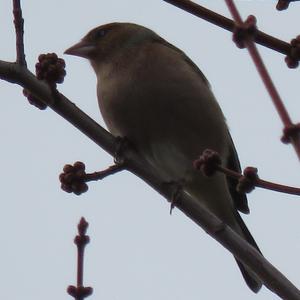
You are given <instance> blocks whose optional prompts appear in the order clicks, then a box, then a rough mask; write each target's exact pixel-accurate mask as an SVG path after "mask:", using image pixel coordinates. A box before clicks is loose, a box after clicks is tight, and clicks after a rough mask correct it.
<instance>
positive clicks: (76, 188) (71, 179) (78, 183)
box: [59, 161, 125, 195]
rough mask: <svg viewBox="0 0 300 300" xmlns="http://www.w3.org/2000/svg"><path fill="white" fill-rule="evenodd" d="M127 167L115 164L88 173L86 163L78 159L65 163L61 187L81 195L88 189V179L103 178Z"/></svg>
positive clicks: (68, 191)
mask: <svg viewBox="0 0 300 300" xmlns="http://www.w3.org/2000/svg"><path fill="white" fill-rule="evenodd" d="M124 169H125V166H124V164H115V165H112V166H110V167H108V168H107V169H105V170H103V171H99V172H94V173H90V174H87V173H86V172H85V164H84V163H83V162H80V161H77V162H76V163H74V165H73V166H72V165H65V166H64V168H63V173H61V174H60V175H59V180H60V182H61V188H62V190H64V191H65V192H67V193H74V194H76V195H81V194H82V193H85V192H86V191H87V190H88V185H87V184H86V182H88V181H97V180H101V179H103V178H105V177H107V176H109V175H113V174H115V173H118V172H120V171H123V170H124Z"/></svg>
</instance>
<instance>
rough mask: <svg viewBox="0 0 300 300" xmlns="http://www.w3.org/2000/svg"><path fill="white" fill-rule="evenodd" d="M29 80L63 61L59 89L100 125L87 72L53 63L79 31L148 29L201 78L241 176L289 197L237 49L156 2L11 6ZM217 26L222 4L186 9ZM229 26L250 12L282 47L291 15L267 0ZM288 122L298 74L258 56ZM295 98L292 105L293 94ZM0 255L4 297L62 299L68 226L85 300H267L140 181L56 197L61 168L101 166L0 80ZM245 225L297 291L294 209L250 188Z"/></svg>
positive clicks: (84, 66)
mask: <svg viewBox="0 0 300 300" xmlns="http://www.w3.org/2000/svg"><path fill="white" fill-rule="evenodd" d="M11 2H12V1H1V2H0V36H1V41H2V42H1V43H0V50H1V51H0V59H2V60H8V61H13V60H14V59H15V48H14V39H15V37H14V28H13V24H12V7H11V5H12V4H11ZM23 2H24V3H23V14H24V18H25V48H26V57H27V61H28V65H29V68H30V69H31V70H34V65H35V62H36V60H37V57H38V55H39V54H40V53H48V52H56V53H57V54H58V55H59V56H61V57H63V58H64V59H65V60H66V64H67V77H66V79H65V82H64V84H63V85H61V86H59V90H60V91H61V92H62V93H63V94H65V95H66V96H67V97H68V98H69V99H70V100H71V101H73V102H75V103H76V105H77V106H79V107H80V108H81V109H82V110H84V111H85V112H86V113H87V114H89V115H90V116H91V117H92V118H94V119H95V120H96V121H98V122H99V123H100V124H103V121H102V119H101V116H100V113H99V111H98V107H97V101H96V88H95V87H96V80H95V75H94V73H93V71H92V69H91V67H90V66H89V64H88V63H87V61H85V60H83V59H80V58H77V57H71V56H65V55H63V52H64V50H65V49H66V48H68V47H69V46H71V45H72V44H74V43H75V42H77V41H78V40H79V39H80V38H81V37H82V36H83V35H84V34H85V33H86V32H87V31H88V30H90V29H92V28H93V27H95V26H98V25H100V24H105V23H108V22H112V21H126V22H134V23H138V24H141V25H144V26H147V27H150V28H151V29H153V30H154V31H156V32H157V33H158V34H160V35H161V36H163V37H164V38H166V39H167V40H168V41H169V42H171V43H173V44H175V45H176V46H178V47H179V48H181V49H182V50H183V51H185V52H186V54H187V55H188V56H190V57H191V58H192V60H193V61H194V62H195V63H196V64H197V65H198V66H199V67H200V68H201V70H202V71H203V72H204V73H205V75H206V77H207V78H208V80H209V81H210V83H211V86H212V89H213V91H214V93H215V95H216V98H217V99H218V101H219V103H220V105H221V107H222V109H223V111H224V114H225V116H226V118H227V121H228V124H229V127H230V129H231V133H232V136H233V139H234V141H235V145H236V148H237V150H238V153H239V156H240V160H241V164H242V166H243V167H245V166H248V165H252V166H256V167H258V169H259V175H260V176H261V177H262V178H264V179H266V180H273V181H276V182H280V183H284V184H289V185H294V186H297V185H298V186H299V180H300V172H299V162H298V160H297V158H296V155H295V153H294V150H293V149H292V147H291V146H286V145H283V144H282V143H281V142H280V136H281V130H282V124H281V122H280V120H279V117H278V116H277V114H276V112H275V109H274V107H273V105H272V104H271V101H270V99H269V96H268V94H267V92H266V91H265V88H264V86H263V84H262V83H261V80H260V79H259V76H258V75H257V72H256V70H255V67H254V65H253V63H252V62H251V60H250V58H249V55H248V54H247V51H246V50H240V49H238V48H236V46H235V45H234V44H233V43H232V41H231V34H230V33H228V32H226V31H224V30H222V29H220V28H218V27H216V26H214V25H211V24H209V23H207V22H205V21H203V20H201V19H198V18H196V17H194V16H192V15H190V14H188V13H186V12H183V11H181V10H179V9H178V8H175V7H173V6H171V5H169V4H167V3H165V2H163V1H161V0H151V1H145V0H110V1H99V0H97V1H96V0H90V1H78V0H77V1H76V0H74V1H63V0H52V1H33V0H27V1H23ZM196 2H197V3H199V4H200V3H201V4H203V5H204V6H206V7H207V8H210V9H213V10H215V11H216V12H218V13H220V14H223V15H226V16H229V13H228V10H227V8H226V6H225V4H224V1H221V0H214V1H196ZM236 3H237V5H238V8H239V9H240V11H241V14H242V16H243V17H244V18H245V17H246V16H248V15H249V14H255V15H256V16H257V19H258V26H259V28H260V29H261V30H263V31H266V32H267V33H269V34H271V35H274V36H276V37H279V38H281V39H283V40H285V41H289V40H290V39H292V38H294V37H295V36H296V35H297V34H299V26H295V24H298V23H299V15H300V3H297V2H296V3H292V4H291V5H290V8H289V10H287V11H284V12H278V11H276V10H275V3H276V1H271V0H266V1H258V0H257V1H236ZM259 50H260V52H261V54H262V56H263V58H264V60H265V63H266V65H267V67H268V68H269V70H270V72H271V75H272V77H273V79H274V81H275V83H276V86H277V87H278V90H279V92H280V94H281V95H282V97H283V99H284V102H285V104H286V106H287V108H288V111H289V112H290V114H291V116H292V118H293V120H294V121H298V122H299V120H300V110H299V99H298V97H299V96H298V95H299V69H296V70H290V69H288V68H287V67H286V66H285V63H284V56H283V55H281V54H278V53H275V52H273V51H271V50H269V49H264V48H262V47H259ZM296 95H297V96H296ZM0 99H1V103H2V106H1V107H2V109H1V118H0V134H1V158H0V163H1V169H2V171H1V175H0V180H1V187H2V191H1V207H2V209H1V210H0V228H1V248H0V249H1V250H0V266H1V268H0V282H1V286H0V288H1V297H2V298H3V299H14V300H15V299H16V300H17V299H23V300H29V299H30V300H32V299H45V300H47V299H70V296H68V295H67V294H66V292H65V290H66V287H67V286H68V285H69V284H74V283H75V278H76V277H75V276H76V273H75V269H76V264H75V261H76V251H75V246H74V245H73V242H72V241H73V237H74V235H75V233H76V225H77V223H78V221H79V219H80V217H81V216H84V217H85V218H86V219H87V221H88V222H89V223H90V228H89V231H88V233H89V235H90V237H91V243H90V245H89V246H88V247H87V251H86V270H85V284H86V285H88V286H93V288H94V294H93V296H91V297H90V299H98V300H100V299H105V300H108V299H110V300H121V299H122V300H127V299H128V300H129V299H130V300H133V299H139V300H140V299H143V300H153V299H156V300H158V299H164V300H166V299H172V300H187V299H188V300H196V299H197V300H199V299H221V298H222V299H234V300H235V299H243V300H248V299H264V300H271V299H276V296H275V295H274V294H272V293H271V292H269V291H268V290H267V289H266V288H262V290H261V292H260V293H259V294H258V295H255V294H253V293H252V292H251V291H250V290H249V289H248V288H247V286H246V284H245V283H244V281H243V279H242V276H241V274H240V272H239V269H238V267H237V265H236V264H235V261H234V259H233V258H232V255H231V254H230V253H228V252H227V250H225V249H224V248H223V247H222V246H221V245H219V244H218V243H217V242H215V241H214V240H213V239H212V238H210V237H209V236H208V235H207V234H206V233H205V232H204V231H203V230H202V229H201V228H199V227H198V226H196V225H195V224H194V223H193V222H192V221H191V220H190V219H188V218H187V217H186V216H185V215H183V214H182V213H181V212H179V211H178V210H176V209H175V210H174V212H173V215H172V216H170V215H169V204H168V203H167V201H166V200H165V199H164V198H162V197H161V196H160V195H158V194H157V193H156V192H155V191H153V190H152V189H151V188H150V187H148V186H147V185H146V184H145V183H144V182H142V181H141V180H140V179H139V178H136V177H135V176H133V175H132V174H130V173H128V172H123V173H120V174H117V175H115V176H112V177H109V178H107V179H105V180H104V181H103V182H98V183H91V184H89V191H88V192H87V193H85V194H84V195H82V196H80V197H78V196H74V195H72V194H66V193H64V192H63V191H61V190H60V186H59V182H58V175H59V173H60V172H61V170H62V168H63V166H64V164H66V163H73V162H75V161H77V160H81V161H84V162H85V163H86V166H87V171H90V172H93V171H96V170H101V169H104V168H106V167H107V166H108V165H110V164H111V163H112V159H111V157H109V156H108V155H107V154H106V153H105V152H104V151H103V150H102V149H100V148H99V147H98V146H97V145H95V144H94V143H93V142H92V141H90V140H89V139H88V138H87V137H85V136H84V135H83V134H82V133H80V132H79V131H78V130H77V129H75V128H74V127H73V126H71V125H70V124H68V123H67V121H65V120H64V119H62V118H61V117H59V116H58V115H56V114H55V113H54V112H53V111H51V109H47V110H46V111H39V110H38V109H36V108H35V107H33V106H31V105H29V104H28V103H27V100H26V99H25V98H24V97H23V96H22V89H21V88H20V87H18V86H16V85H12V84H9V83H6V82H3V81H0ZM249 205H250V209H251V214H250V215H249V216H246V217H245V218H244V220H245V222H246V224H247V226H248V228H249V229H250V231H251V232H252V234H253V236H254V237H255V239H256V241H257V243H258V245H259V246H260V248H261V250H262V252H263V254H264V255H265V257H266V258H267V259H268V260H270V262H272V263H273V264H274V265H275V266H276V267H277V268H279V270H281V271H282V272H283V273H284V274H285V275H286V276H287V277H288V278H289V279H290V280H291V281H292V282H293V283H294V284H295V285H298V286H300V271H299V269H300V267H299V266H300V262H299V253H300V226H299V215H300V201H299V198H297V197H296V196H290V195H284V194H279V193H274V192H271V191H265V190H261V189H257V190H255V191H254V192H253V193H251V194H250V195H249Z"/></svg>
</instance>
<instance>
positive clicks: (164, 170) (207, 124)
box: [64, 22, 262, 293]
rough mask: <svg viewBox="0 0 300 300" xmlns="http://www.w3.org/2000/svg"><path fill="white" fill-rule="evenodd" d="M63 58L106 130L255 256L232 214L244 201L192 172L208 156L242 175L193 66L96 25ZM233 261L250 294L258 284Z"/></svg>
mask: <svg viewBox="0 0 300 300" xmlns="http://www.w3.org/2000/svg"><path fill="white" fill-rule="evenodd" d="M64 53H65V54H69V55H75V56H79V57H82V58H86V59H88V60H89V61H90V64H91V66H92V68H93V69H94V71H95V73H96V76H97V97H98V104H99V108H100V111H101V114H102V117H103V119H104V122H105V124H106V126H107V128H108V130H109V131H110V132H111V133H112V134H113V135H114V136H116V137H121V138H126V139H128V140H129V141H130V142H131V143H132V145H134V147H135V148H136V150H137V151H138V152H139V154H140V155H141V156H142V157H143V158H144V159H145V160H146V161H147V162H148V163H149V166H150V167H151V168H152V170H154V172H158V174H160V175H161V176H162V178H164V180H165V182H182V188H183V189H184V190H185V191H186V192H187V193H188V194H189V195H191V196H192V197H193V198H194V199H196V200H197V201H200V203H201V204H202V205H204V206H205V207H206V208H207V209H208V210H209V211H210V212H211V213H213V214H214V215H216V216H217V217H218V218H219V219H220V220H221V221H222V222H224V223H225V224H227V225H228V226H230V227H231V229H233V230H234V231H235V232H236V233H237V234H239V236H241V237H242V238H243V239H245V240H246V241H248V243H250V244H251V245H252V246H253V247H254V248H256V250H258V251H259V252H260V250H259V248H258V246H257V244H256V242H255V240H254V238H253V237H252V235H251V233H250V232H249V230H248V229H247V227H246V225H245V223H244V222H243V220H242V218H241V216H240V215H239V212H238V211H240V212H242V213H246V214H247V213H249V207H248V202H247V198H246V196H245V195H244V194H240V193H238V192H237V191H236V184H237V183H236V181H234V180H233V179H230V178H228V177H226V176H225V175H224V174H222V173H220V172H217V173H216V174H215V175H214V176H211V177H207V176H205V175H203V174H201V172H199V171H197V170H195V168H194V167H193V161H194V160H195V159H196V158H197V157H198V156H199V154H201V153H202V152H203V151H204V150H205V149H213V150H214V151H216V152H218V153H219V155H220V157H221V159H222V162H223V163H224V165H225V166H226V167H228V168H230V169H232V170H235V171H238V172H241V166H240V162H239V159H238V156H237V152H236V150H235V146H234V144H233V141H232V138H231V135H230V133H229V129H228V126H227V122H226V119H225V117H224V114H223V112H222V110H221V108H220V106H219V104H218V102H217V100H216V99H215V97H214V95H213V92H212V89H211V86H210V84H209V82H208V80H207V79H206V77H205V75H204V74H203V73H202V72H201V71H200V69H199V68H198V67H197V65H196V64H195V63H194V62H193V61H192V60H191V59H190V58H189V57H188V56H187V55H186V54H185V53H184V52H183V51H182V50H180V49H179V48H177V47H176V46H174V45H172V44H171V43H169V42H168V41H166V40H165V39H164V38H162V37H161V36H159V35H158V34H157V33H155V32H154V31H152V30H151V29H149V28H146V27H144V26H141V25H138V24H134V23H119V22H114V23H109V24H104V25H101V26H98V27H96V28H94V29H92V30H91V31H89V32H88V33H87V34H86V35H85V36H84V37H83V38H82V39H81V40H80V41H79V42H78V43H76V44H75V45H73V46H71V47H70V48H68V49H67V50H66V51H65V52H64ZM260 253H261V252H260ZM236 261H237V263H238V266H239V268H240V270H241V273H242V275H243V277H244V279H245V281H246V283H247V285H248V286H249V288H250V289H251V290H252V291H253V292H255V293H257V292H258V291H259V290H260V288H261V286H262V281H261V279H260V278H259V277H258V276H257V275H256V274H255V272H253V271H252V270H251V269H250V268H249V267H247V266H245V265H244V264H243V263H242V262H240V261H239V260H238V259H236Z"/></svg>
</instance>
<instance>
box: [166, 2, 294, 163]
mask: <svg viewBox="0 0 300 300" xmlns="http://www.w3.org/2000/svg"><path fill="white" fill-rule="evenodd" d="M163 1H165V2H168V3H171V4H173V5H175V6H177V7H179V8H181V9H183V10H186V11H188V12H190V13H192V14H194V15H196V16H198V17H200V18H203V19H204V20H207V21H209V22H211V23H213V24H215V25H218V26H220V27H222V28H224V29H227V30H229V31H231V32H233V33H234V34H235V36H234V38H235V42H236V43H237V45H238V46H239V47H240V48H242V47H243V46H241V45H242V44H243V45H244V46H245V47H247V49H248V51H249V54H250V56H251V58H252V60H253V62H254V64H255V66H256V69H257V71H258V73H259V75H260V76H261V79H262V81H263V83H264V85H265V87H266V89H267V91H268V93H269V95H270V97H271V99H272V102H273V104H274V106H275V108H276V110H277V112H278V114H279V117H280V119H281V121H282V123H283V125H284V129H283V138H282V141H285V142H287V143H291V144H292V145H293V147H294V149H295V152H296V154H297V156H298V159H300V126H299V124H293V123H292V120H291V118H290V116H289V114H288V112H287V110H286V108H285V105H284V103H283V101H282V99H281V97H280V95H279V93H278V91H277V89H276V87H275V85H274V84H273V82H272V79H271V76H270V75H269V73H268V71H267V69H266V67H265V65H264V62H263V60H262V59H261V57H260V55H259V53H258V51H257V48H256V45H255V43H254V41H255V42H257V43H259V44H261V45H264V46H266V47H269V48H271V49H273V50H276V51H278V52H281V53H284V54H286V55H287V57H293V56H294V55H293V54H292V52H293V51H292V46H291V45H290V44H288V43H285V42H283V41H280V40H278V39H276V38H274V37H272V36H269V35H267V34H265V33H263V32H261V31H259V30H257V29H256V26H255V22H256V19H255V18H254V17H253V16H249V17H248V19H247V21H246V22H243V21H242V19H241V17H240V15H239V12H238V10H237V9H236V7H235V5H234V3H233V1H230V0H225V2H226V3H227V6H228V8H229V10H230V12H231V15H232V17H233V19H234V21H232V20H230V19H227V18H225V17H223V16H221V15H219V14H217V13H215V12H212V11H210V10H208V9H206V8H204V7H202V6H200V5H198V4H196V3H193V2H192V1H189V0H163ZM251 26H252V27H251ZM237 33H239V34H240V35H239V40H237ZM293 59H295V57H293ZM297 59H298V60H299V53H298V52H297Z"/></svg>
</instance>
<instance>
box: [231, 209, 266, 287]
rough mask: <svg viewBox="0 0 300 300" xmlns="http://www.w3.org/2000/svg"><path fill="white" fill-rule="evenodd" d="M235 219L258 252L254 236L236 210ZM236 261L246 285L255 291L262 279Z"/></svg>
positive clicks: (260, 285) (260, 284)
mask: <svg viewBox="0 0 300 300" xmlns="http://www.w3.org/2000/svg"><path fill="white" fill-rule="evenodd" d="M236 220H237V222H238V224H239V227H240V228H241V230H242V233H243V237H244V238H245V239H246V241H247V242H248V243H249V244H251V245H252V246H253V247H254V248H255V249H256V250H257V251H259V253H261V251H260V250H259V248H258V246H257V244H256V242H255V240H254V238H253V237H252V235H251V233H250V232H249V230H248V228H247V227H246V225H245V223H244V221H243V220H242V218H241V216H240V215H239V213H238V212H236ZM236 262H237V264H238V266H239V268H240V270H241V272H242V275H243V277H244V279H245V281H246V283H247V285H248V287H249V288H250V289H251V290H252V291H253V292H254V293H257V292H258V291H259V290H260V288H261V287H262V281H261V279H260V278H259V277H258V276H257V275H256V274H255V273H254V272H253V271H251V270H250V268H248V267H247V266H245V265H244V264H243V263H241V262H240V261H239V260H238V259H236Z"/></svg>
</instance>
